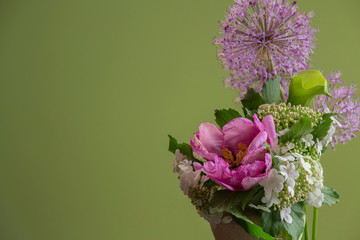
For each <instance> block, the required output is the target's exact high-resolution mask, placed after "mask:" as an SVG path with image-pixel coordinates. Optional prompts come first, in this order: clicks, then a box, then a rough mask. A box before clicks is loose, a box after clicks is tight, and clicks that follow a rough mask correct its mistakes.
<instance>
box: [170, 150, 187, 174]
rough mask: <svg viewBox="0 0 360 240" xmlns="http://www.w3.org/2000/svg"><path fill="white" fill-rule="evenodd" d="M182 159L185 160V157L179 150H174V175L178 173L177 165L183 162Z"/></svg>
mask: <svg viewBox="0 0 360 240" xmlns="http://www.w3.org/2000/svg"><path fill="white" fill-rule="evenodd" d="M184 159H186V156H184V155H182V154H181V153H180V150H179V149H176V151H175V157H174V161H173V172H174V173H178V172H179V168H178V165H179V163H180V162H181V161H183V160H184Z"/></svg>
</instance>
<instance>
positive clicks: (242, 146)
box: [222, 143, 248, 168]
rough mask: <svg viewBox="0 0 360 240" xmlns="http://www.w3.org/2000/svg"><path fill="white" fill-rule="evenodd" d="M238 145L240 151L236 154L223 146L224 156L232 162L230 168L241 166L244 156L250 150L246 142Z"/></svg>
mask: <svg viewBox="0 0 360 240" xmlns="http://www.w3.org/2000/svg"><path fill="white" fill-rule="evenodd" d="M238 146H239V152H238V153H237V154H236V155H235V156H234V155H233V153H232V152H231V151H230V150H229V149H227V148H226V147H223V149H222V154H223V157H224V159H225V161H226V162H227V163H229V164H230V168H237V167H239V166H240V165H241V161H242V160H243V158H244V157H245V155H246V153H247V151H248V147H247V146H246V145H245V144H243V143H239V144H238Z"/></svg>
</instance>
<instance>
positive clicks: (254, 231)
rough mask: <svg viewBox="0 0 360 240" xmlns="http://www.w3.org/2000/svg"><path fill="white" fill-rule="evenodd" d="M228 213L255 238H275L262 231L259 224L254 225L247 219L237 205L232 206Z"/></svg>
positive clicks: (267, 239) (268, 239) (269, 239)
mask: <svg viewBox="0 0 360 240" xmlns="http://www.w3.org/2000/svg"><path fill="white" fill-rule="evenodd" d="M229 213H231V214H232V216H233V219H234V220H235V222H237V223H238V224H239V225H240V226H242V227H243V228H244V229H245V231H246V232H248V233H249V234H250V235H251V236H253V237H256V238H257V239H259V238H261V239H264V240H275V239H276V238H273V237H272V236H270V235H269V234H267V233H266V232H264V230H263V229H262V228H261V227H260V226H258V225H256V224H255V223H253V222H252V221H251V220H250V219H248V218H247V217H246V216H245V215H244V214H243V213H242V212H241V211H240V209H239V208H238V207H233V208H231V209H229Z"/></svg>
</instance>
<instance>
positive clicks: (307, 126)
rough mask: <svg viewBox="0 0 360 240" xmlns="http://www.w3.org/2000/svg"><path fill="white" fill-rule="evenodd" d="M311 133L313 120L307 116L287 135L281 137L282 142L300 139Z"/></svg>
mask: <svg viewBox="0 0 360 240" xmlns="http://www.w3.org/2000/svg"><path fill="white" fill-rule="evenodd" d="M311 131H312V129H311V120H310V118H309V117H308V116H305V117H303V118H302V119H301V120H300V121H299V122H297V123H295V124H294V125H293V126H292V127H291V128H290V130H289V131H288V132H287V133H285V134H284V135H282V136H281V137H280V142H281V143H286V142H289V141H290V140H296V139H300V138H301V137H303V136H305V135H306V134H309V133H310V132H311Z"/></svg>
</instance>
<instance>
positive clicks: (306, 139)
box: [300, 134, 315, 147]
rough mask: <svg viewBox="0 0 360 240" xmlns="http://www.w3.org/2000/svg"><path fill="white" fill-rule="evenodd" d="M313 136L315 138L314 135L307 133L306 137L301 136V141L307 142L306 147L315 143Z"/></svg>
mask: <svg viewBox="0 0 360 240" xmlns="http://www.w3.org/2000/svg"><path fill="white" fill-rule="evenodd" d="M313 138H314V137H313V135H311V134H307V135H306V136H305V137H302V138H300V141H301V142H303V143H305V146H306V147H310V146H312V145H314V144H315V142H314V141H313Z"/></svg>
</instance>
